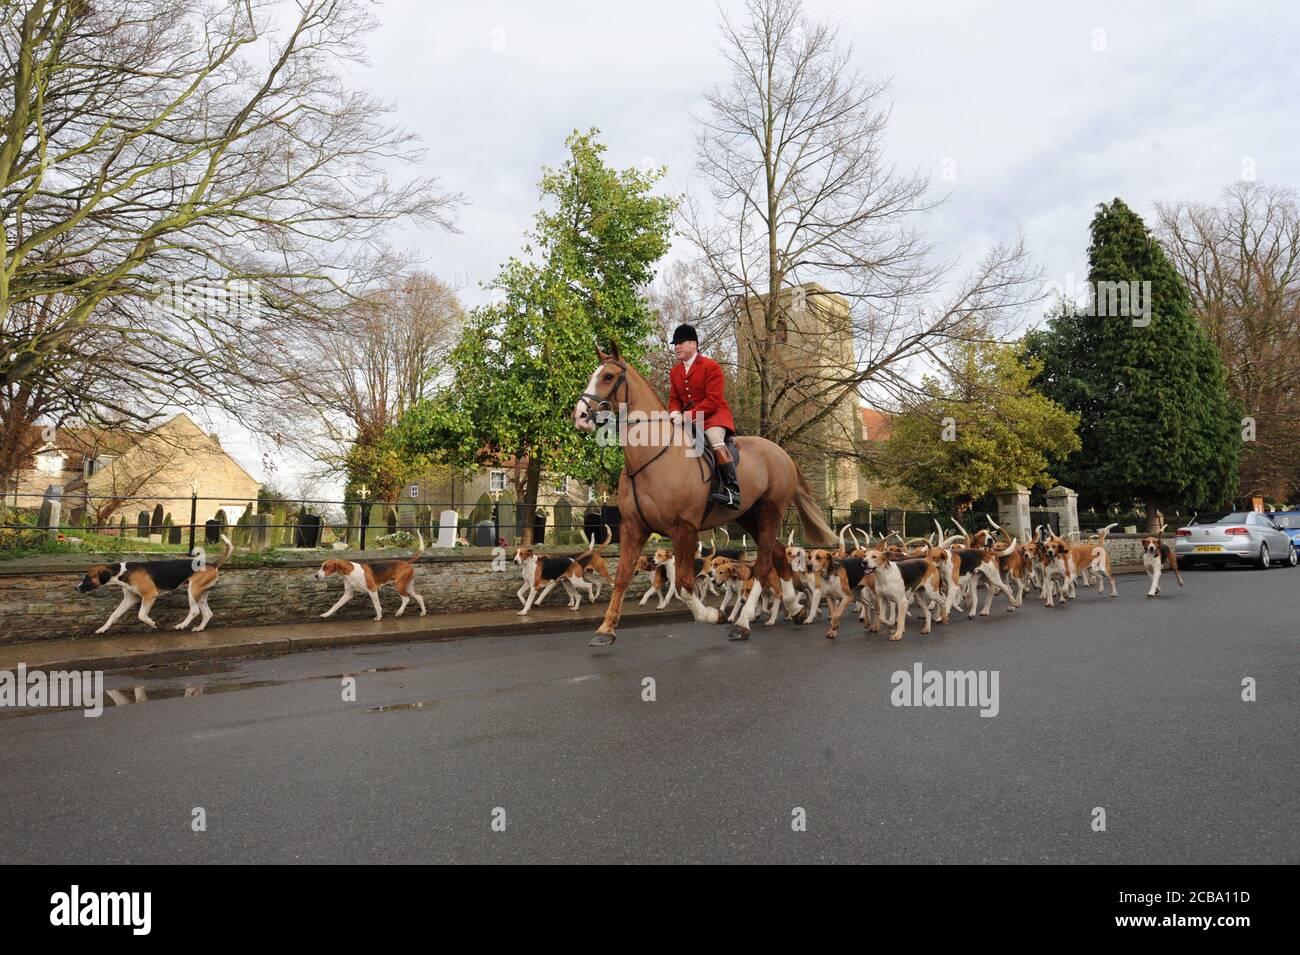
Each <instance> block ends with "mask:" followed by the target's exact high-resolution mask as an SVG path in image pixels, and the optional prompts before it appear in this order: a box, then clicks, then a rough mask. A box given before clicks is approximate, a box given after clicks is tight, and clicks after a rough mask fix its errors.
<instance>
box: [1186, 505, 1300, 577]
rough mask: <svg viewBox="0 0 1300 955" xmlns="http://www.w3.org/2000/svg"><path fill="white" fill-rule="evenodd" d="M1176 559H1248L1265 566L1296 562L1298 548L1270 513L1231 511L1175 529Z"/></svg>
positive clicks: (1223, 561)
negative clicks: (1206, 520)
mask: <svg viewBox="0 0 1300 955" xmlns="http://www.w3.org/2000/svg"><path fill="white" fill-rule="evenodd" d="M1174 553H1176V554H1177V555H1178V563H1179V564H1183V565H1186V566H1189V567H1193V566H1195V565H1197V564H1220V565H1222V564H1232V563H1247V564H1254V565H1255V566H1257V567H1260V568H1263V569H1268V568H1269V567H1271V566H1273V565H1275V564H1289V565H1290V566H1292V567H1294V566H1296V564H1297V562H1300V551H1298V550H1297V547H1296V545H1295V544H1294V543H1293V542H1292V539H1291V537H1290V536H1289V535H1288V534H1287V533H1286V532H1285V531H1283V530H1282V529H1281V528H1279V527H1278V526H1277V525H1276V524H1274V523H1273V521H1272V519H1271V515H1268V514H1257V513H1256V512H1254V511H1234V512H1233V513H1231V514H1225V515H1224V516H1223V517H1220V518H1219V519H1218V520H1215V521H1209V522H1202V521H1201V520H1200V519H1197V520H1194V521H1192V523H1191V524H1188V525H1187V526H1186V527H1180V528H1179V529H1178V538H1177V540H1176V541H1175V542H1174Z"/></svg>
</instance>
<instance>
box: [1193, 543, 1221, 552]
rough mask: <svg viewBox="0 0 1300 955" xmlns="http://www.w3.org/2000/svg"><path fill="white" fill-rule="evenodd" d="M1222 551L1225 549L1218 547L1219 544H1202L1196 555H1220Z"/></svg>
mask: <svg viewBox="0 0 1300 955" xmlns="http://www.w3.org/2000/svg"><path fill="white" fill-rule="evenodd" d="M1222 550H1223V548H1222V547H1221V546H1220V545H1218V544H1201V545H1200V546H1199V547H1197V548H1196V553H1198V554H1218V553H1220V552H1222Z"/></svg>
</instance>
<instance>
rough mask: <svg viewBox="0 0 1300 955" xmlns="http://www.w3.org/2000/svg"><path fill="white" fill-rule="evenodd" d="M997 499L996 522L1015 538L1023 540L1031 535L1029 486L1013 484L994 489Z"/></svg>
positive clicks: (1032, 531)
mask: <svg viewBox="0 0 1300 955" xmlns="http://www.w3.org/2000/svg"><path fill="white" fill-rule="evenodd" d="M993 496H994V497H996V498H997V499H998V523H999V524H1001V525H1002V526H1003V527H1004V528H1005V529H1006V532H1007V533H1008V534H1010V535H1011V536H1012V537H1014V538H1015V539H1016V540H1018V541H1021V542H1024V541H1027V540H1029V538H1030V537H1032V536H1033V533H1034V529H1033V527H1031V526H1030V524H1029V488H1027V487H1025V486H1024V485H1023V484H1013V485H1012V486H1011V487H1009V488H1007V489H1006V490H1002V491H994V492H993Z"/></svg>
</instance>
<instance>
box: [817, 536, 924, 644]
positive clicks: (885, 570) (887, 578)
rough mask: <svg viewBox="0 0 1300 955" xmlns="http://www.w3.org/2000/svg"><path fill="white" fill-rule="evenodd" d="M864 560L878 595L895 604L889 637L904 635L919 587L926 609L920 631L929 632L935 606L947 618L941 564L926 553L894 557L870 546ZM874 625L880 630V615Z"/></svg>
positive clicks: (883, 599)
mask: <svg viewBox="0 0 1300 955" xmlns="http://www.w3.org/2000/svg"><path fill="white" fill-rule="evenodd" d="M862 561H863V568H864V574H865V575H866V576H868V577H871V578H874V582H875V592H876V599H877V600H878V601H881V602H882V603H884V602H887V603H889V604H892V605H893V610H894V618H895V620H894V632H893V633H892V634H890V637H889V639H890V640H901V639H903V628H904V627H905V626H906V625H907V607H908V604H910V603H911V600H912V596H913V594H914V593H915V592H916V591H917V590H920V591H921V595H920V599H919V600H918V603H920V605H921V609H922V611H924V613H925V625H924V626H923V627H922V628H921V633H923V634H925V633H929V632H930V620H931V609H932V608H933V609H935V610H937V611H938V612H939V617H940V619H941V620H943V621H945V622H946V621H947V618H948V611H947V607H946V606H945V601H944V596H943V594H942V593H941V592H940V590H939V568H938V567H937V566H935V563H934V561H932V560H930V559H928V558H925V557H913V558H909V559H906V560H901V561H894V560H891V559H890V558H889V556H888V555H887V554H886V553H885V552H884V551H883V550H881V549H878V548H872V549H871V550H868V551H867V556H866V557H864V558H862ZM871 629H872V630H873V631H875V632H877V633H879V632H880V616H879V615H877V618H876V621H875V625H874V626H873V627H872V628H871ZM828 635H829V634H828Z"/></svg>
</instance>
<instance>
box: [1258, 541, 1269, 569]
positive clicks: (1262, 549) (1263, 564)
mask: <svg viewBox="0 0 1300 955" xmlns="http://www.w3.org/2000/svg"><path fill="white" fill-rule="evenodd" d="M1270 566H1271V565H1270V564H1269V562H1268V545H1267V544H1260V545H1259V569H1260V570H1268V568H1269V567H1270Z"/></svg>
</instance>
